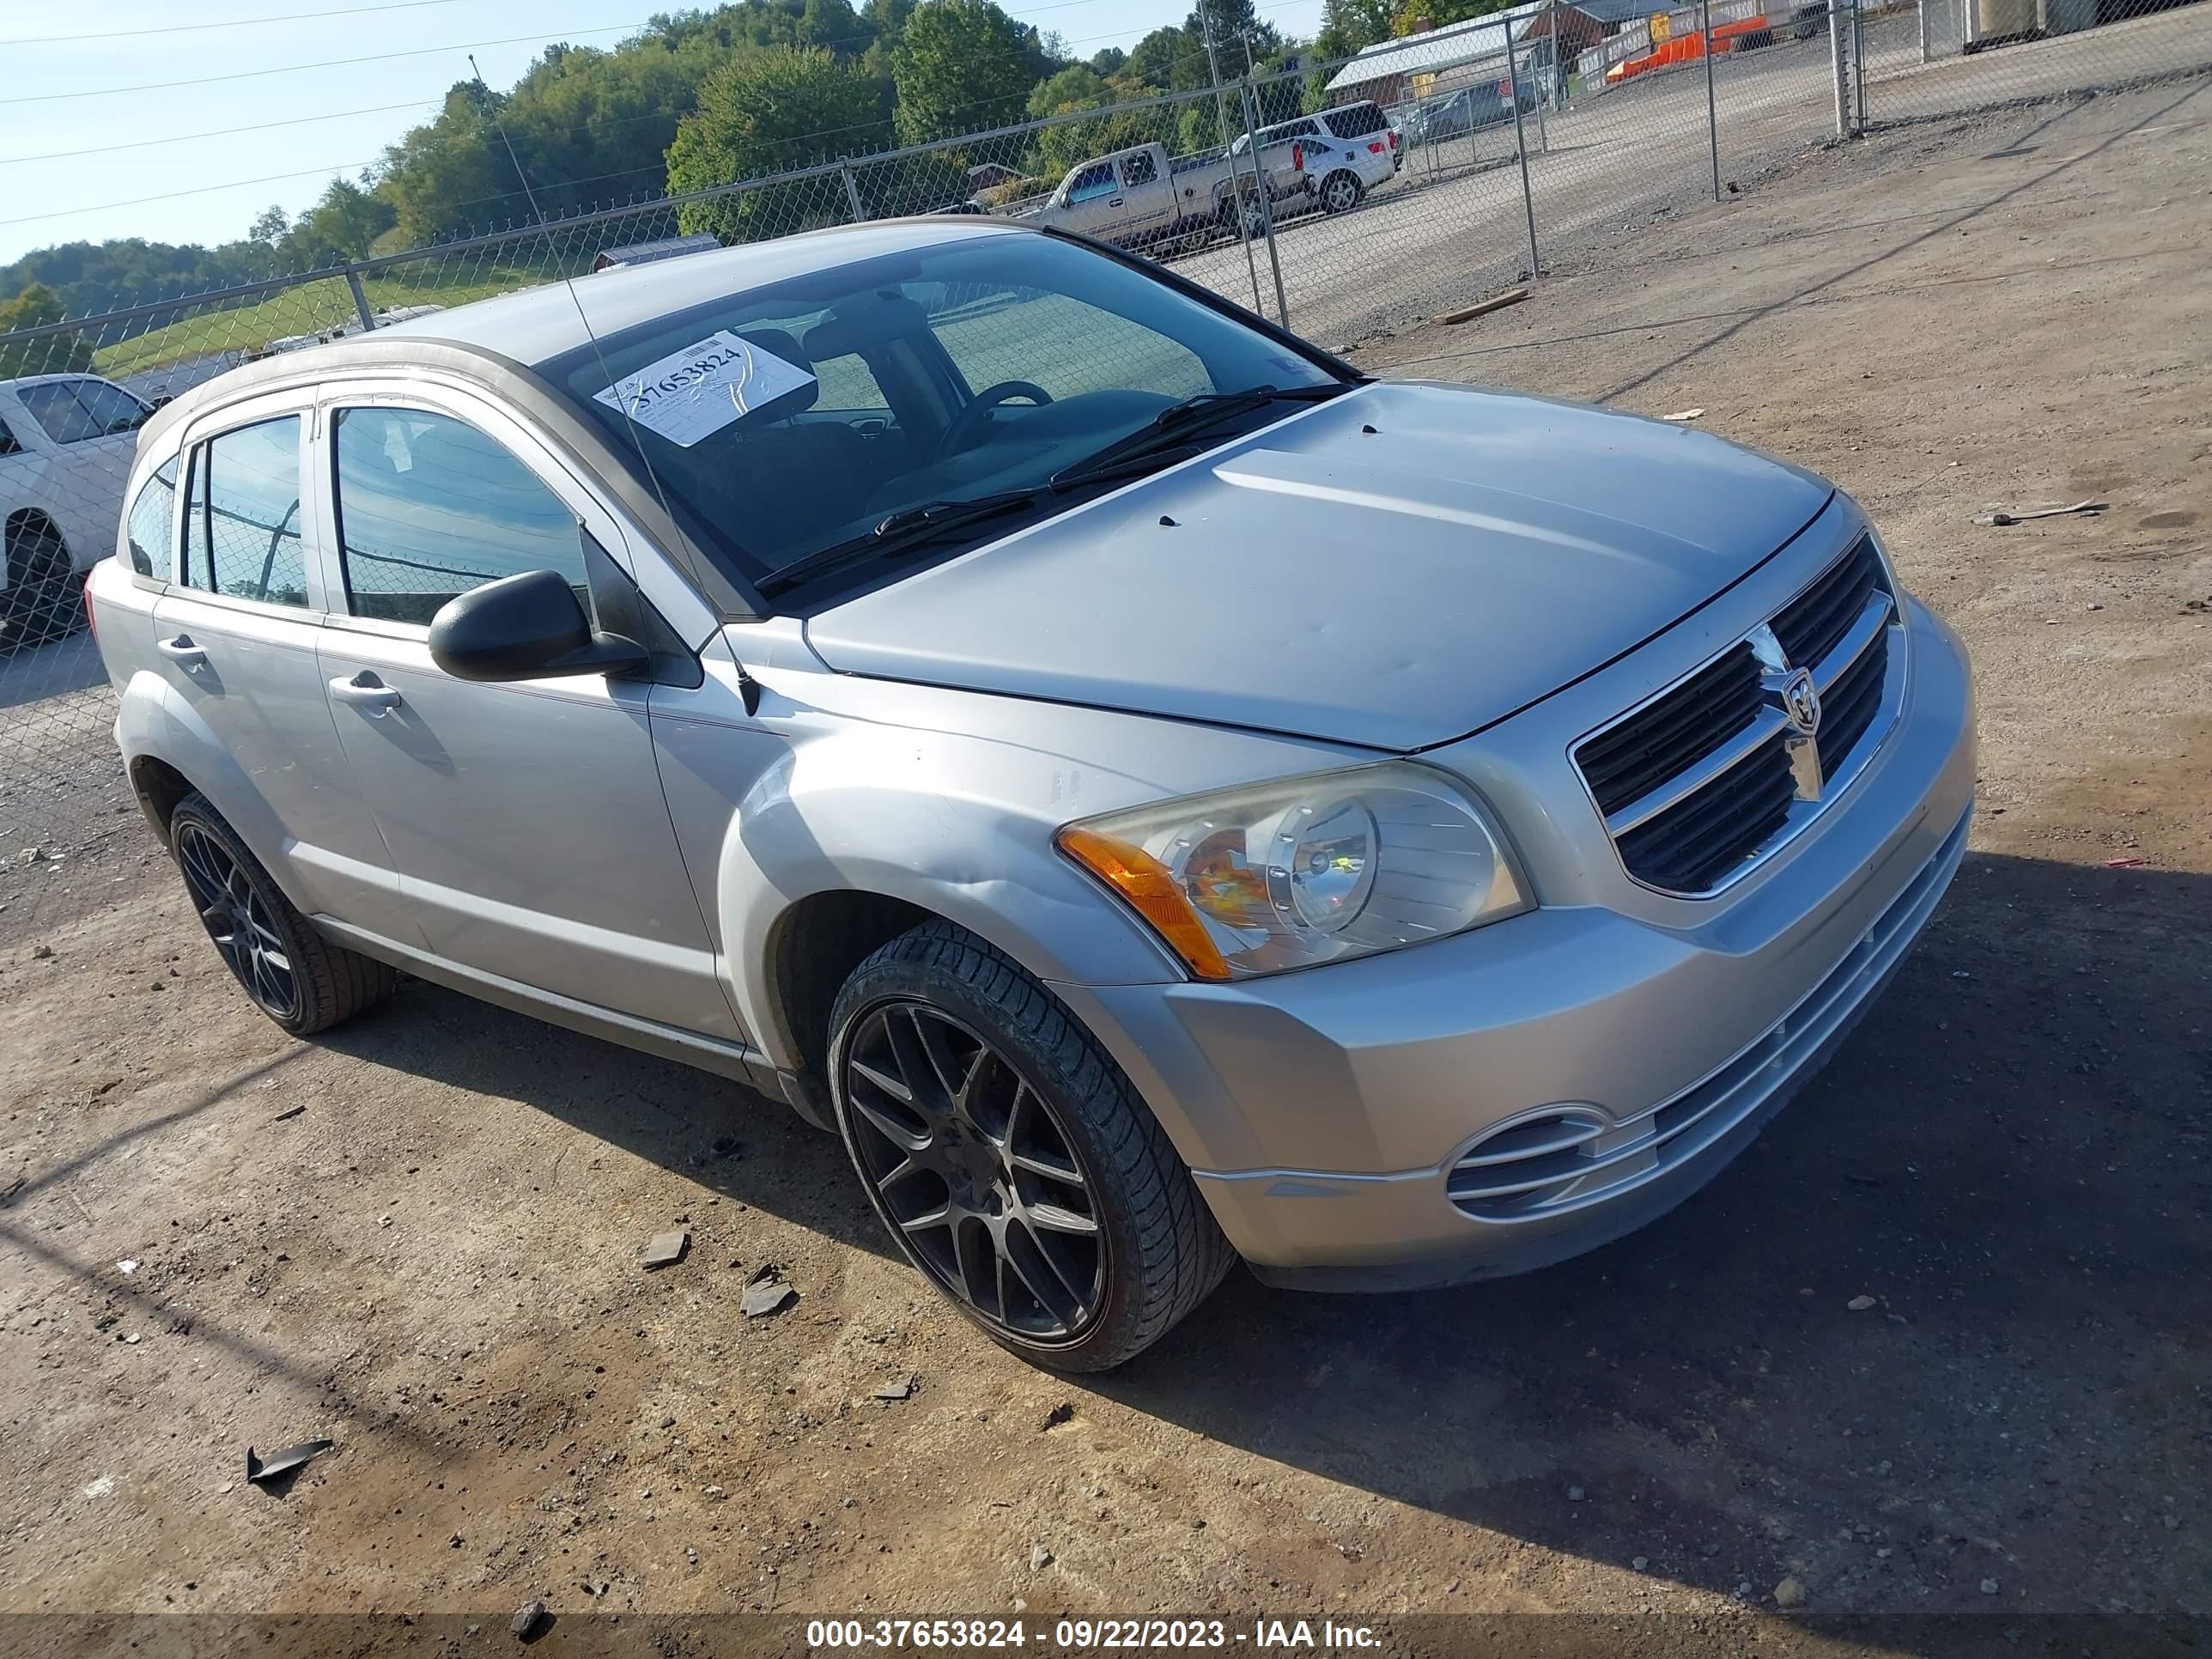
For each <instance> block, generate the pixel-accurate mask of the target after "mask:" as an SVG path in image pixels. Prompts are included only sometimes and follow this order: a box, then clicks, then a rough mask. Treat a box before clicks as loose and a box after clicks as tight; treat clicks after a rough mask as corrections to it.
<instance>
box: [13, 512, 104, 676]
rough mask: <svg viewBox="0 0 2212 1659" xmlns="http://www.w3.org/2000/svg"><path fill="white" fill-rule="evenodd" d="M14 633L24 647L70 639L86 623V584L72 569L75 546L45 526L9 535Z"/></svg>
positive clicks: (16, 642)
mask: <svg viewBox="0 0 2212 1659" xmlns="http://www.w3.org/2000/svg"><path fill="white" fill-rule="evenodd" d="M7 555H8V591H7V592H6V594H5V595H4V596H0V598H4V603H5V605H6V614H7V618H8V623H9V631H10V632H12V633H13V634H14V635H15V641H14V642H15V645H16V646H18V647H29V646H33V645H45V644H47V643H49V642H50V641H54V640H58V639H64V638H66V637H68V636H69V635H71V634H74V633H76V631H77V629H80V628H82V627H83V626H84V588H83V586H82V583H80V582H79V581H78V580H76V572H75V571H74V570H72V569H70V556H69V549H68V548H67V547H66V546H65V545H64V544H63V542H62V538H60V537H59V536H58V535H56V534H55V533H54V532H53V530H52V528H51V527H49V526H44V525H41V526H39V527H38V528H36V529H27V530H19V531H17V532H15V533H14V534H13V535H11V536H10V537H9V538H8V549H7Z"/></svg>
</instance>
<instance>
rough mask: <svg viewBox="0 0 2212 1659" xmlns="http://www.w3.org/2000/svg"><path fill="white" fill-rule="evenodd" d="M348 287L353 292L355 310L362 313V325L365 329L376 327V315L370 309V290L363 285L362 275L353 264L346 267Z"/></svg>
mask: <svg viewBox="0 0 2212 1659" xmlns="http://www.w3.org/2000/svg"><path fill="white" fill-rule="evenodd" d="M345 279H346V286H347V287H348V288H349V289H352V290H353V308H354V309H355V310H356V311H357V312H359V313H361V325H362V327H363V328H365V329H373V328H374V327H375V326H376V313H374V312H373V311H371V310H370V309H369V308H368V289H364V288H363V287H362V285H361V273H360V272H359V271H358V270H355V269H354V268H353V266H352V265H351V264H348V265H347V266H346V271H345Z"/></svg>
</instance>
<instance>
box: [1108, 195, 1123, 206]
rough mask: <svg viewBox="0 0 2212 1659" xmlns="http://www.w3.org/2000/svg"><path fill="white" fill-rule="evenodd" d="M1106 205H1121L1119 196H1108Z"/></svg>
mask: <svg viewBox="0 0 2212 1659" xmlns="http://www.w3.org/2000/svg"><path fill="white" fill-rule="evenodd" d="M1106 205H1107V206H1108V207H1120V206H1121V197H1118V196H1115V197H1109V198H1108V199H1107V203H1106Z"/></svg>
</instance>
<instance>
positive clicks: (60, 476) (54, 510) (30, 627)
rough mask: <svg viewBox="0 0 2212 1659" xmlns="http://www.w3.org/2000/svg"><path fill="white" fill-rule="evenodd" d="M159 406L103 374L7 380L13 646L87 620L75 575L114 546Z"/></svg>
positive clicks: (0, 606)
mask: <svg viewBox="0 0 2212 1659" xmlns="http://www.w3.org/2000/svg"><path fill="white" fill-rule="evenodd" d="M153 412H154V410H153V406H152V405H151V404H148V403H146V402H145V401H144V400H143V398H139V397H138V396H137V394H136V393H134V392H126V391H125V390H124V389H123V388H122V387H121V386H117V385H116V384H115V383H114V382H113V381H112V380H101V379H100V377H99V376H98V375H97V374H32V375H27V376H25V377H24V378H23V379H21V380H0V530H4V534H5V541H4V544H0V550H4V554H5V556H4V558H0V620H4V621H5V623H7V625H8V634H9V640H8V645H9V648H10V649H15V648H19V647H24V646H32V645H43V644H45V643H46V641H49V640H56V639H59V638H61V637H62V635H64V634H70V633H74V632H76V629H78V628H79V627H80V626H81V625H82V623H83V620H84V599H83V591H82V585H81V583H80V582H79V581H78V580H77V577H78V575H79V574H80V573H81V572H83V571H85V570H88V569H90V568H92V564H93V562H94V560H96V559H98V558H99V557H100V555H102V554H103V553H112V552H113V551H114V550H115V525H116V520H118V518H119V517H121V515H122V507H123V484H124V481H125V479H126V478H128V477H130V475H131V455H132V453H134V452H135V451H136V450H137V447H138V428H140V427H141V426H143V425H144V424H145V422H146V417H147V416H149V415H151V414H152V413H153Z"/></svg>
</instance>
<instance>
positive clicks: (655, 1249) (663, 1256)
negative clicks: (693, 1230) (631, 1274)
mask: <svg viewBox="0 0 2212 1659" xmlns="http://www.w3.org/2000/svg"><path fill="white" fill-rule="evenodd" d="M690 1248H691V1235H690V1233H688V1232H685V1231H683V1230H682V1229H680V1228H679V1229H678V1231H675V1232H672V1233H655V1234H654V1235H653V1237H652V1238H651V1239H650V1240H649V1241H648V1242H647V1244H646V1247H645V1265H646V1266H647V1267H674V1266H675V1265H676V1264H677V1263H678V1262H679V1261H683V1260H684V1252H685V1251H686V1250H688V1249H690Z"/></svg>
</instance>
